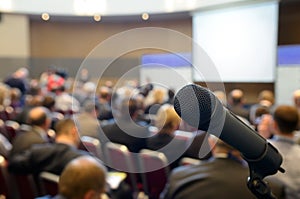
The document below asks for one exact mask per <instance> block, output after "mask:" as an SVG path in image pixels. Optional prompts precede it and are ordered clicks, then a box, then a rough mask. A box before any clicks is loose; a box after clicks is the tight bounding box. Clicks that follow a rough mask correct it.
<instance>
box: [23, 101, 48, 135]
mask: <svg viewBox="0 0 300 199" xmlns="http://www.w3.org/2000/svg"><path fill="white" fill-rule="evenodd" d="M28 123H29V124H30V125H32V126H39V127H41V128H42V129H44V130H48V128H49V126H50V124H51V119H50V113H49V110H48V109H46V108H45V107H42V106H38V107H34V108H32V109H31V110H30V111H29V113H28Z"/></svg>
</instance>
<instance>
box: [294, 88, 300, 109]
mask: <svg viewBox="0 0 300 199" xmlns="http://www.w3.org/2000/svg"><path fill="white" fill-rule="evenodd" d="M293 100H294V105H295V106H296V107H298V108H300V89H297V90H295V91H294V93H293Z"/></svg>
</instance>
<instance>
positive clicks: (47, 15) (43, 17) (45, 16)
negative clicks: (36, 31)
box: [41, 13, 50, 21]
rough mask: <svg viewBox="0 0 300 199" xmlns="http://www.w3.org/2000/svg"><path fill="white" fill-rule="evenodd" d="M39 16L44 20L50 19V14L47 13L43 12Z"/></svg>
mask: <svg viewBox="0 0 300 199" xmlns="http://www.w3.org/2000/svg"><path fill="white" fill-rule="evenodd" d="M41 17H42V19H43V20H44V21H48V20H49V19H50V15H49V14H48V13H43V14H42V16H41Z"/></svg>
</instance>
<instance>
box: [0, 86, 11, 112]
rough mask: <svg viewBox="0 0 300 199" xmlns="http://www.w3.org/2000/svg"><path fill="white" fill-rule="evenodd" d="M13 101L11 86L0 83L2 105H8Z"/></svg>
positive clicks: (0, 104)
mask: <svg viewBox="0 0 300 199" xmlns="http://www.w3.org/2000/svg"><path fill="white" fill-rule="evenodd" d="M10 102H11V92H10V88H9V87H8V86H7V85H5V84H2V83H0V106H4V107H5V106H8V105H10Z"/></svg>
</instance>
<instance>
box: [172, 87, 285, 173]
mask: <svg viewBox="0 0 300 199" xmlns="http://www.w3.org/2000/svg"><path fill="white" fill-rule="evenodd" d="M174 108H175V110H176V112H177V114H178V115H179V116H180V117H181V118H182V119H183V120H184V121H186V122H187V123H188V124H190V125H191V126H193V127H196V128H198V129H199V130H203V131H207V132H208V133H210V134H213V135H215V136H217V137H219V138H220V139H221V140H223V141H224V142H226V143H227V144H229V145H231V146H233V147H234V148H235V149H237V150H238V151H240V152H241V154H242V156H243V157H244V159H245V160H246V161H247V162H248V163H249V167H250V169H251V170H252V171H253V172H254V173H255V174H256V175H258V176H260V177H261V178H264V177H265V176H267V175H272V174H275V173H276V172H277V171H278V170H281V171H282V169H281V168H280V165H281V163H282V156H281V155H280V154H279V152H278V151H277V149H276V148H275V147H273V146H272V145H271V144H270V143H268V142H267V140H266V139H265V138H263V137H262V136H260V135H259V134H258V133H257V132H255V131H254V130H253V129H252V128H250V127H249V126H248V125H246V124H244V122H242V121H241V120H240V119H239V118H238V117H236V116H235V115H234V114H233V113H231V112H230V111H229V110H227V109H226V108H225V107H224V106H223V104H222V103H221V102H220V101H219V100H218V99H217V98H216V96H215V95H214V94H213V93H212V92H210V91H209V90H207V89H206V88H203V87H201V86H198V85H194V84H190V85H187V86H184V87H183V88H182V89H180V90H179V91H178V92H177V94H176V96H175V100H174Z"/></svg>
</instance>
